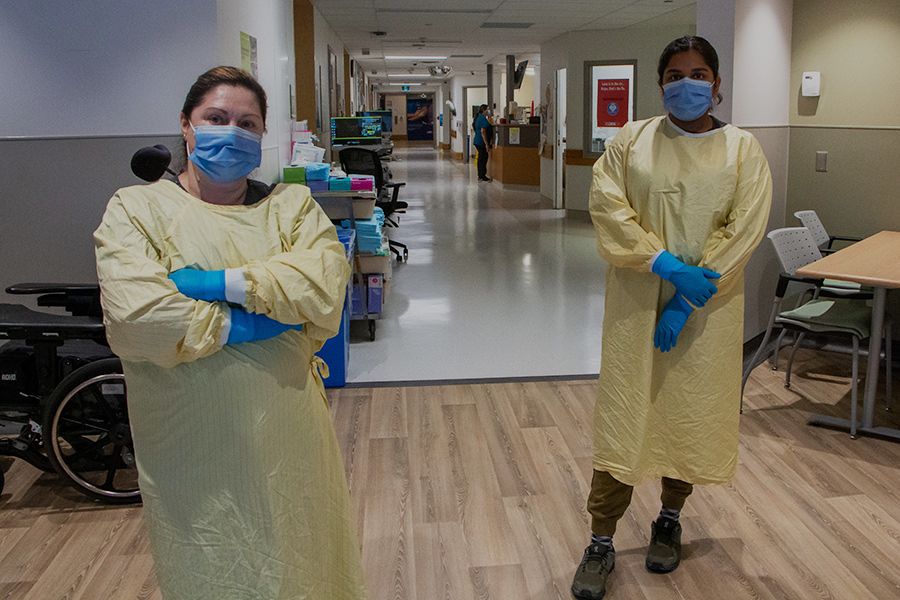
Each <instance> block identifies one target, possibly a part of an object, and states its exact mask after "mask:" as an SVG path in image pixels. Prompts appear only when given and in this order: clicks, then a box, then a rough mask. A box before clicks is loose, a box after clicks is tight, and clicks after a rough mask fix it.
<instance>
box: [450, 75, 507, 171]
mask: <svg viewBox="0 0 900 600" xmlns="http://www.w3.org/2000/svg"><path fill="white" fill-rule="evenodd" d="M470 85H471V86H476V85H482V86H483V85H486V79H485V77H484V76H482V75H457V76H456V77H451V78H450V96H451V98H453V104H454V105H456V116H455V117H452V121H451V125H450V127H451V129H452V130H453V131H455V132H456V137H455V138H452V140H451V142H450V150H451V151H453V152H455V153H460V152H462V151H463V141H464V140H465V133H466V128H467V127H468V126H469V124H468V123H467V122H466V114H467V112H468V111H467V109H466V107H465V106H464V105H463V87H468V86H470ZM498 104H499V103H498Z"/></svg>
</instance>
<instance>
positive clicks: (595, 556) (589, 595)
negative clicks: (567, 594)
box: [572, 544, 616, 600]
mask: <svg viewBox="0 0 900 600" xmlns="http://www.w3.org/2000/svg"><path fill="white" fill-rule="evenodd" d="M615 568H616V551H615V550H614V549H613V547H612V546H608V545H606V544H591V545H590V546H588V547H587V548H585V549H584V556H583V557H582V558H581V564H580V565H578V570H577V571H575V579H574V580H573V581H572V595H573V596H575V597H576V598H577V599H578V600H602V598H603V596H605V595H606V580H607V579H608V578H609V574H610V573H612V571H613V569H615Z"/></svg>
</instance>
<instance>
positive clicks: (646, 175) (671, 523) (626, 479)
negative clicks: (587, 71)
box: [572, 36, 772, 600]
mask: <svg viewBox="0 0 900 600" xmlns="http://www.w3.org/2000/svg"><path fill="white" fill-rule="evenodd" d="M658 75H659V79H658V83H659V86H660V89H661V93H662V97H663V103H664V106H665V109H666V112H667V113H668V114H666V115H664V116H659V117H655V118H652V119H647V120H643V121H635V122H632V123H628V124H626V125H625V126H624V127H623V128H622V130H621V131H620V132H619V133H618V134H617V135H616V136H615V138H614V139H613V140H612V141H611V142H610V143H609V144H608V145H607V147H606V151H605V152H604V153H603V155H602V156H601V157H600V159H599V160H598V161H597V162H596V164H595V165H594V168H593V183H592V186H591V197H590V213H591V217H592V219H593V222H594V227H595V229H596V233H597V245H598V248H599V251H600V254H601V255H602V256H603V258H604V259H605V260H606V262H607V263H608V264H609V270H608V275H607V280H606V281H607V288H606V300H605V302H606V312H605V315H604V324H603V360H602V364H601V369H600V386H599V396H598V399H597V404H596V410H595V414H594V458H593V467H594V471H593V479H592V482H591V490H590V496H589V498H588V511H589V513H590V515H591V531H592V535H591V541H590V544H589V545H588V547H587V548H586V549H585V551H584V556H583V558H582V560H581V564H580V565H579V566H578V569H577V571H576V573H575V576H574V580H573V583H572V593H573V594H574V595H575V597H576V598H578V599H579V600H599V599H600V598H603V597H604V595H605V593H606V588H607V580H608V578H609V575H610V572H611V571H612V570H613V568H614V566H615V549H614V547H613V534H614V533H615V531H616V523H617V522H618V521H619V519H620V518H621V517H622V516H623V514H624V513H625V510H626V509H627V508H628V505H629V503H630V502H631V495H632V489H633V487H632V486H635V485H637V484H639V483H640V482H641V481H643V480H645V479H647V478H657V479H661V480H662V497H661V501H662V507H661V509H660V512H659V516H658V517H657V519H656V520H655V521H654V522H653V523H652V524H651V528H650V546H649V548H648V550H647V556H646V561H645V564H646V568H647V569H648V570H650V571H652V572H656V573H668V572H670V571H673V570H674V569H676V568H677V567H678V565H679V562H680V560H681V525H680V522H679V517H680V513H681V509H682V507H683V506H684V504H685V501H686V500H687V498H688V496H689V495H690V494H691V491H692V489H693V486H694V485H695V484H721V483H726V482H728V481H729V480H730V479H731V478H732V477H733V476H734V473H735V469H736V466H737V449H738V418H739V416H738V414H739V407H740V393H741V392H740V388H741V361H742V343H741V342H742V340H743V332H744V276H743V271H744V266H745V265H746V264H747V261H748V260H749V259H750V255H751V254H752V253H753V251H754V249H755V248H756V247H757V245H758V244H759V242H760V241H761V239H762V237H763V234H764V233H765V228H766V223H767V221H768V217H769V208H770V204H771V200H772V178H771V175H770V173H769V167H768V163H767V162H766V158H765V156H764V155H763V152H762V149H761V147H760V145H759V143H758V142H757V141H756V139H755V138H754V137H753V136H752V135H751V134H750V133H747V132H746V131H742V130H741V129H738V128H737V127H734V126H733V125H729V124H727V123H723V122H722V121H720V120H718V119H717V118H715V117H714V116H713V115H711V114H710V111H711V110H712V107H713V104H714V101H715V100H716V99H720V97H719V96H718V91H719V86H720V84H721V79H720V77H719V60H718V56H717V54H716V51H715V49H714V48H713V47H712V45H710V43H709V42H708V41H706V40H705V39H703V38H701V37H696V36H690V37H683V38H679V39H677V40H674V41H673V42H671V43H670V44H669V45H668V46H667V47H666V48H665V50H664V51H663V53H662V55H661V56H660V59H659V65H658Z"/></svg>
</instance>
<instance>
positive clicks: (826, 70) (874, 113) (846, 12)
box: [791, 0, 900, 127]
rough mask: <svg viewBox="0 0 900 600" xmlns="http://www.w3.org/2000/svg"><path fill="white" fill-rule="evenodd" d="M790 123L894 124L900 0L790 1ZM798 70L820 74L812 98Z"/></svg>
mask: <svg viewBox="0 0 900 600" xmlns="http://www.w3.org/2000/svg"><path fill="white" fill-rule="evenodd" d="M792 55H793V62H792V68H791V81H792V84H793V93H792V94H791V125H854V126H876V127H883V126H894V127H897V126H900V2H898V0H866V1H865V2H847V1H846V0H795V2H794V34H793V43H792ZM803 71H820V72H821V73H822V95H821V97H819V98H818V100H813V99H809V98H800V97H799V95H800V77H801V74H802V73H803Z"/></svg>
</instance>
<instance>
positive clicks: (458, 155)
mask: <svg viewBox="0 0 900 600" xmlns="http://www.w3.org/2000/svg"><path fill="white" fill-rule="evenodd" d="M462 159H463V153H462V152H454V153H453V160H458V161H459V162H462Z"/></svg>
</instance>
